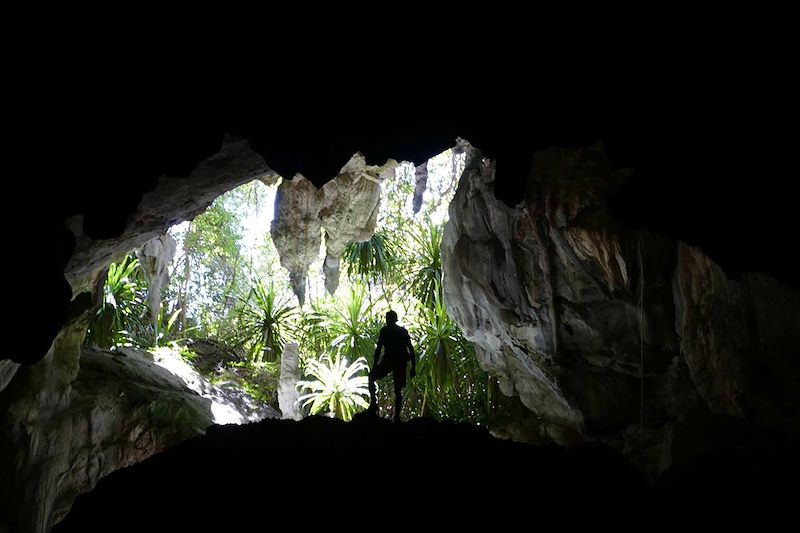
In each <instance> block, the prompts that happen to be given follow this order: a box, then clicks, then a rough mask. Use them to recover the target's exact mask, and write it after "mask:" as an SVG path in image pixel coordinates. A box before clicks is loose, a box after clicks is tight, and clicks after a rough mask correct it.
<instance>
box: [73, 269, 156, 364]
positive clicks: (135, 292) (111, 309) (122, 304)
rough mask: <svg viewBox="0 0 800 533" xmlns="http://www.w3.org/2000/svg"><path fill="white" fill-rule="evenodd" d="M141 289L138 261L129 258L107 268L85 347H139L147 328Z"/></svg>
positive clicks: (143, 292)
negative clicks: (99, 301) (135, 345)
mask: <svg viewBox="0 0 800 533" xmlns="http://www.w3.org/2000/svg"><path fill="white" fill-rule="evenodd" d="M145 292H146V290H145V285H144V282H143V281H142V276H141V271H140V270H139V260H138V259H137V258H136V257H135V256H132V255H129V256H126V257H125V258H124V259H123V260H122V261H121V262H120V263H111V264H110V265H109V266H108V273H107V274H106V282H105V284H104V285H103V301H102V303H101V304H100V307H99V309H98V310H97V312H96V313H95V316H94V317H93V319H92V323H91V324H90V325H89V331H88V333H87V335H86V343H87V344H91V345H94V346H97V347H99V348H112V349H113V348H117V347H119V346H126V345H127V346H130V345H133V344H139V343H138V339H139V338H141V337H142V336H144V331H145V329H146V328H147V325H146V324H145V319H144V317H145V314H146V313H147V305H146V304H145V297H146V296H145Z"/></svg>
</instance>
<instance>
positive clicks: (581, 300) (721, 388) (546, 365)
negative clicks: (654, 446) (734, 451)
mask: <svg viewBox="0 0 800 533" xmlns="http://www.w3.org/2000/svg"><path fill="white" fill-rule="evenodd" d="M468 159H469V162H468V164H467V168H466V170H465V172H464V175H463V176H462V178H461V182H460V185H459V189H458V192H457V193H456V196H455V198H454V200H453V202H452V204H451V206H450V221H449V223H448V224H447V227H446V229H445V236H444V239H443V245H442V257H443V269H444V283H443V288H444V292H445V303H446V305H447V308H448V311H449V312H450V313H451V316H453V317H454V319H455V320H456V322H457V323H458V324H459V325H460V326H461V327H462V329H463V330H464V333H465V335H466V336H467V338H469V339H470V340H472V341H474V342H475V344H476V348H477V353H478V358H479V360H480V362H481V365H482V366H483V367H484V368H485V369H487V370H488V371H490V372H491V373H493V374H494V375H496V376H498V377H499V379H500V384H501V387H502V389H503V391H504V392H505V393H506V394H517V395H519V396H520V398H521V399H522V401H523V403H524V404H525V405H526V406H527V407H528V408H529V409H531V411H532V412H533V413H534V414H535V416H536V417H538V418H539V419H540V420H541V421H542V423H546V424H547V425H548V427H550V428H551V431H552V427H553V426H554V425H557V426H561V427H562V428H563V429H564V430H565V432H566V433H570V432H572V431H578V432H580V433H582V434H583V435H585V436H597V437H608V436H609V435H620V434H623V435H624V434H625V432H626V431H627V432H628V433H630V429H631V428H632V427H637V428H638V426H639V424H640V423H643V424H644V426H645V428H643V429H646V428H648V427H649V428H661V427H665V425H669V424H672V423H673V422H674V421H676V420H684V419H689V418H691V417H695V416H706V415H707V414H708V413H709V412H710V413H720V414H725V415H735V416H741V417H746V418H748V419H749V420H750V421H751V422H754V423H762V424H774V423H782V422H783V423H785V422H787V421H788V420H791V419H792V417H794V416H796V414H797V412H798V408H800V397H799V396H798V391H797V390H796V387H794V386H792V383H797V379H798V377H799V376H800V374H799V373H798V363H800V357H798V353H800V337H799V336H798V331H799V330H800V328H798V327H797V325H798V324H800V297H798V294H797V292H796V291H792V290H791V289H789V288H787V287H783V286H781V285H780V284H779V283H777V282H776V281H774V280H772V279H771V278H768V277H766V276H762V275H753V276H746V277H744V278H743V279H742V280H741V281H733V280H729V279H728V278H727V277H726V276H725V274H724V272H722V270H721V269H720V268H719V267H718V266H717V265H716V264H714V263H713V261H711V260H710V259H708V258H707V257H706V256H705V255H703V253H702V252H701V251H700V250H698V249H696V248H693V247H690V246H687V245H685V244H682V243H678V242H675V241H672V240H670V239H667V238H664V237H660V236H658V235H654V234H651V233H649V232H645V231H631V230H627V229H625V228H623V227H621V226H619V225H618V224H616V223H615V222H614V220H613V219H612V218H611V216H610V214H609V211H608V210H607V208H606V199H607V197H608V196H609V195H610V194H611V193H612V192H613V191H614V189H615V187H616V186H617V184H618V183H619V182H620V181H621V180H622V179H624V177H625V172H620V171H614V170H612V169H610V168H609V165H608V162H607V160H606V158H605V154H604V152H603V150H602V147H601V146H599V145H596V146H591V147H588V148H585V149H581V150H562V149H550V150H546V151H544V152H540V153H537V154H536V155H535V156H534V161H533V171H532V174H531V176H530V178H529V181H528V184H527V190H526V193H525V197H524V201H523V202H522V203H520V204H518V205H516V206H514V207H509V206H507V205H506V204H504V203H503V202H501V201H498V200H497V199H496V198H495V197H494V194H493V182H494V173H495V167H494V163H493V162H492V161H490V160H488V159H485V158H482V157H481V154H480V153H479V152H477V151H473V152H472V153H471V154H469V158H468ZM637 434H638V435H639V437H637V438H644V437H642V435H645V432H643V431H637ZM623 438H625V437H624V436H623ZM659 439H660V437H654V438H653V441H654V442H656V441H659ZM556 440H557V439H556ZM660 444H661V445H663V444H664V442H663V439H661V440H660Z"/></svg>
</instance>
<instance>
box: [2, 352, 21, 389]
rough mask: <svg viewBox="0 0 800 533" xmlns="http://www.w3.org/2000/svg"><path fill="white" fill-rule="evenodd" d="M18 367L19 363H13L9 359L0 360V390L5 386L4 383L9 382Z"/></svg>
mask: <svg viewBox="0 0 800 533" xmlns="http://www.w3.org/2000/svg"><path fill="white" fill-rule="evenodd" d="M18 369H19V363H15V362H14V361H11V360H10V359H3V360H2V361H0V392H2V391H3V389H5V388H6V385H8V384H9V383H11V379H12V378H13V377H14V374H16V373H17V370H18Z"/></svg>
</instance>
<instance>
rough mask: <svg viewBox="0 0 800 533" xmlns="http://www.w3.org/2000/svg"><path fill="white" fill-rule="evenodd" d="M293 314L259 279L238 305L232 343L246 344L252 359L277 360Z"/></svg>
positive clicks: (285, 303) (273, 290)
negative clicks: (235, 331) (237, 339)
mask: <svg viewBox="0 0 800 533" xmlns="http://www.w3.org/2000/svg"><path fill="white" fill-rule="evenodd" d="M296 313H297V311H296V309H295V308H294V307H292V306H290V305H288V301H287V300H285V299H283V298H280V297H279V296H278V294H277V292H276V290H275V286H274V285H273V283H272V282H270V284H269V285H268V286H264V284H263V283H262V282H261V280H259V279H254V280H253V285H252V287H251V289H250V292H249V293H248V295H247V297H246V298H243V299H241V305H240V306H239V316H238V321H239V327H238V332H237V333H238V335H239V341H238V342H234V344H239V345H240V346H241V345H248V346H249V351H250V357H251V358H252V359H253V360H256V361H258V360H261V361H269V362H271V361H277V360H278V358H279V357H280V355H281V353H282V352H283V346H284V344H285V343H286V339H287V338H288V334H289V333H291V331H292V330H293V328H294V324H293V321H294V318H295V315H296Z"/></svg>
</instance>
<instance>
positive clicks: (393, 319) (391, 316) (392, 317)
mask: <svg viewBox="0 0 800 533" xmlns="http://www.w3.org/2000/svg"><path fill="white" fill-rule="evenodd" d="M386 323H387V324H396V323H397V313H395V312H394V311H389V312H387V313H386Z"/></svg>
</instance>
